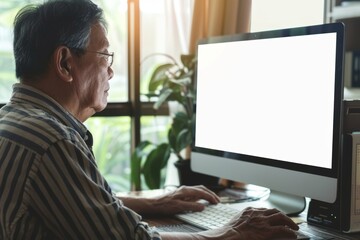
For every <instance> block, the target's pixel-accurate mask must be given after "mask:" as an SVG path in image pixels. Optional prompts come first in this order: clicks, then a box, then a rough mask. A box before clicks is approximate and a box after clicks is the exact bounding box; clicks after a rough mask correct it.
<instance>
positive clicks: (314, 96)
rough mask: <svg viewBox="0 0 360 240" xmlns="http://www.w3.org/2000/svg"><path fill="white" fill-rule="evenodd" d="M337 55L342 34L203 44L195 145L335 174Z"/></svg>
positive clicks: (200, 59)
mask: <svg viewBox="0 0 360 240" xmlns="http://www.w3.org/2000/svg"><path fill="white" fill-rule="evenodd" d="M335 49H336V34H335V33H324V34H315V35H304V36H295V37H286V38H274V39H260V40H251V41H235V42H223V43H211V44H203V45H199V48H198V77H197V109H196V133H195V134H196V135H195V146H197V147H204V148H210V149H217V150H221V151H227V152H235V153H241V154H246V155H252V156H258V157H264V158H270V159H276V160H281V161H287V162H292V163H301V164H305V165H312V166H317V167H323V168H331V164H332V149H333V141H332V139H333V114H334V87H335ZM214 109H217V110H218V109H220V111H221V112H219V111H214Z"/></svg>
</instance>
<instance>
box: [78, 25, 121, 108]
mask: <svg viewBox="0 0 360 240" xmlns="http://www.w3.org/2000/svg"><path fill="white" fill-rule="evenodd" d="M108 48H109V42H108V40H107V38H106V30H105V29H104V27H103V26H102V25H100V24H95V25H93V27H92V28H91V34H90V41H89V45H88V47H87V48H86V51H85V54H84V55H82V56H81V57H80V58H79V62H78V66H79V68H78V69H77V71H76V73H75V75H74V78H75V81H74V84H76V86H75V91H76V95H77V97H78V100H79V108H80V109H78V110H79V111H88V110H89V109H92V110H93V111H95V112H99V111H102V110H103V109H104V108H105V107H106V105H107V97H108V91H109V88H110V85H109V80H110V79H111V78H112V77H113V75H114V72H113V70H112V68H111V67H110V66H109V63H108V61H107V58H108V56H106V55H102V54H99V53H96V52H102V53H109V50H108Z"/></svg>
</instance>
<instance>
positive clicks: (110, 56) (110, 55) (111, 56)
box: [85, 50, 114, 67]
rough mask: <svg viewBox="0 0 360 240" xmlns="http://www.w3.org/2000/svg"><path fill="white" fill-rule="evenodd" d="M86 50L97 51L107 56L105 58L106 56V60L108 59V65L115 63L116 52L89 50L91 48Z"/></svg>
mask: <svg viewBox="0 0 360 240" xmlns="http://www.w3.org/2000/svg"><path fill="white" fill-rule="evenodd" d="M85 52H89V53H97V54H101V55H104V56H106V57H105V58H106V60H107V62H108V66H109V67H111V66H112V64H113V61H114V52H109V53H106V52H98V51H89V50H85Z"/></svg>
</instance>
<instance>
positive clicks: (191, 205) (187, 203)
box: [120, 186, 220, 215]
mask: <svg viewBox="0 0 360 240" xmlns="http://www.w3.org/2000/svg"><path fill="white" fill-rule="evenodd" d="M120 199H121V200H122V201H123V203H124V205H125V206H127V207H129V208H131V209H133V210H134V211H136V212H138V213H139V214H144V215H173V214H176V213H180V212H186V211H194V212H195V211H202V210H204V207H205V206H204V204H202V203H200V202H198V201H199V200H205V201H207V202H209V203H210V204H216V203H219V202H220V199H219V197H218V196H217V195H216V194H215V193H214V192H212V191H211V190H209V189H207V188H206V187H204V186H193V187H190V186H182V187H180V188H178V189H176V190H174V191H171V192H168V193H165V194H164V195H161V196H158V197H155V198H138V197H120Z"/></svg>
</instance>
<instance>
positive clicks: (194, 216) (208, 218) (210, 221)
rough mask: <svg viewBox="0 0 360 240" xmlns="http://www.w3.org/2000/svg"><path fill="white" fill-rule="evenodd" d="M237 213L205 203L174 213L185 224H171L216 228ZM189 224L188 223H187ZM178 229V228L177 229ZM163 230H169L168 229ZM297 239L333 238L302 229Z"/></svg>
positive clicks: (205, 228) (207, 228) (233, 210)
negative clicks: (200, 207) (197, 208)
mask: <svg viewBox="0 0 360 240" xmlns="http://www.w3.org/2000/svg"><path fill="white" fill-rule="evenodd" d="M236 214H238V211H237V210H235V209H233V208H230V207H228V206H226V205H225V204H217V205H207V206H206V208H205V209H204V211H202V212H189V213H181V214H176V215H175V217H176V218H177V219H179V220H181V221H183V222H185V223H187V224H183V225H178V226H172V227H175V228H177V231H181V228H183V229H186V230H184V231H186V232H195V231H196V230H194V229H191V230H190V228H191V227H190V226H191V225H193V226H195V227H197V228H199V229H201V230H209V229H216V228H219V227H222V226H224V225H225V224H226V223H228V222H229V221H230V219H231V218H232V217H234V216H235V215H236ZM188 224H190V225H188ZM179 229H180V230H179ZM164 231H169V230H168V229H167V230H165V229H164ZM296 234H297V239H314V240H315V239H316V240H317V239H319V240H320V239H333V238H317V237H315V236H312V237H309V236H308V235H307V234H306V233H304V232H302V231H297V232H296Z"/></svg>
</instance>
